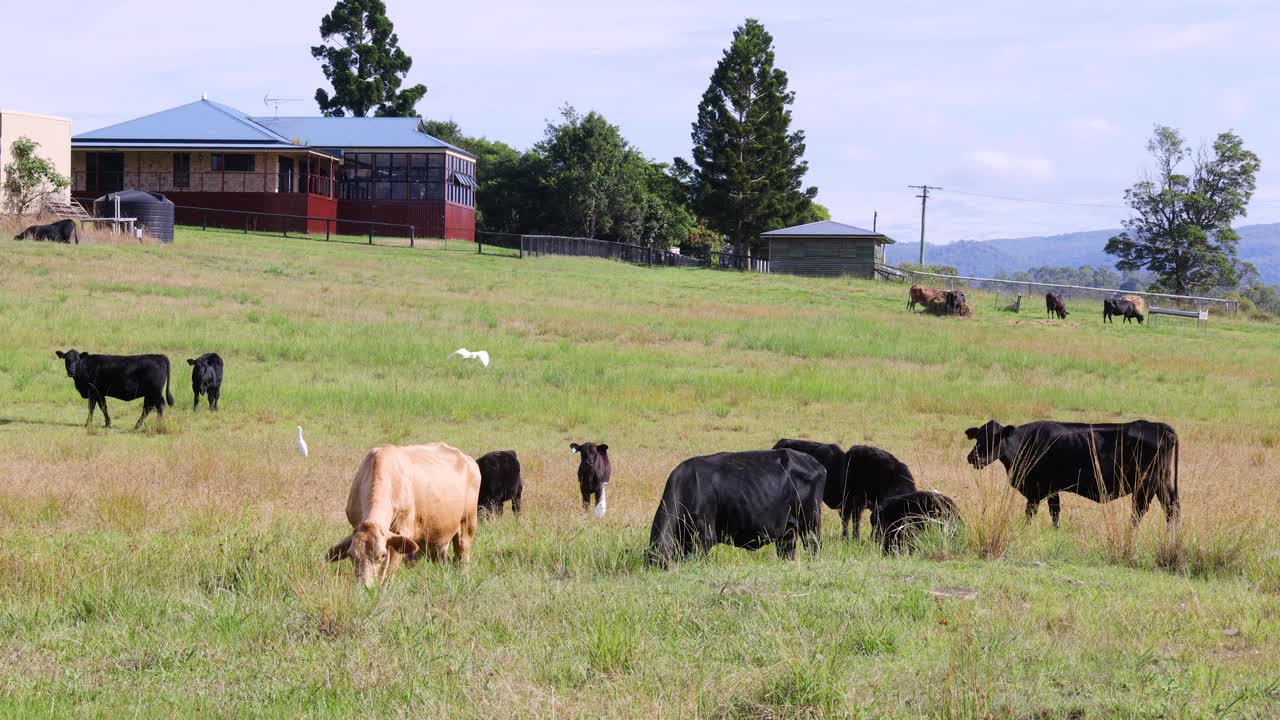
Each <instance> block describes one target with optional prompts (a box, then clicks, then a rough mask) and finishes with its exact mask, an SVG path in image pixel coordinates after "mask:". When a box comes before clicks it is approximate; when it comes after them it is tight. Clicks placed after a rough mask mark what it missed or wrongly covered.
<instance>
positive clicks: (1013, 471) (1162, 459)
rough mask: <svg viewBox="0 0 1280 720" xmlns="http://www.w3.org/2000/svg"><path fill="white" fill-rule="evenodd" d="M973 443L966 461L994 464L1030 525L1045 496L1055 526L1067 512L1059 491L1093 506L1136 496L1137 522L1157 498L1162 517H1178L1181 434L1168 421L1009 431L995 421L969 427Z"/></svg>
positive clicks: (1046, 424) (1051, 424)
mask: <svg viewBox="0 0 1280 720" xmlns="http://www.w3.org/2000/svg"><path fill="white" fill-rule="evenodd" d="M964 432H965V436H966V437H968V438H969V439H970V440H974V441H976V442H975V445H974V447H973V450H971V451H970V452H969V456H968V460H969V464H970V465H972V466H973V467H975V468H977V469H982V468H984V467H986V466H987V465H990V464H991V463H993V462H995V461H996V460H997V459H998V460H1000V462H1001V463H1003V464H1004V467H1005V471H1006V472H1007V473H1008V475H1009V483H1010V484H1011V485H1013V487H1014V489H1016V490H1017V491H1018V492H1020V493H1022V495H1023V496H1024V497H1025V498H1026V499H1027V519H1028V520H1030V519H1031V517H1032V516H1033V515H1035V513H1036V510H1037V509H1038V508H1039V507H1040V501H1041V500H1044V499H1045V498H1048V500H1049V514H1050V515H1051V516H1052V517H1053V526H1054V527H1058V516H1059V514H1060V513H1061V510H1062V504H1061V501H1060V500H1059V498H1058V493H1060V492H1071V493H1075V494H1077V495H1079V496H1081V497H1086V498H1089V499H1090V500H1092V501H1094V502H1109V501H1111V500H1115V499H1116V498H1120V497H1124V496H1125V495H1129V494H1132V495H1133V522H1134V524H1135V525H1136V524H1137V523H1138V521H1139V520H1141V519H1142V516H1143V514H1145V513H1146V512H1147V508H1148V507H1150V505H1151V498H1152V497H1157V498H1159V500H1160V504H1161V505H1163V506H1164V510H1165V519H1166V521H1167V522H1169V523H1171V524H1172V523H1173V521H1174V519H1175V518H1176V517H1177V515H1178V511H1179V506H1178V434H1177V433H1175V432H1174V431H1173V428H1171V427H1169V426H1168V425H1165V424H1164V423H1158V422H1150V421H1147V420H1134V421H1133V422H1127V423H1096V424H1094V423H1063V422H1055V421H1052V420H1041V421H1038V422H1032V423H1027V424H1026V425H1018V426H1013V425H1010V426H1008V427H1006V426H1004V425H1001V424H1000V423H998V422H996V421H995V420H991V421H989V422H988V423H987V424H986V425H983V426H982V427H973V428H969V429H968V430H965V431H964Z"/></svg>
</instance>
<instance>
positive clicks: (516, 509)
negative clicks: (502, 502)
mask: <svg viewBox="0 0 1280 720" xmlns="http://www.w3.org/2000/svg"><path fill="white" fill-rule="evenodd" d="M523 492H524V488H523V487H518V488H516V494H515V496H514V497H512V498H511V512H512V513H513V514H515V515H519V514H520V494H521V493H523Z"/></svg>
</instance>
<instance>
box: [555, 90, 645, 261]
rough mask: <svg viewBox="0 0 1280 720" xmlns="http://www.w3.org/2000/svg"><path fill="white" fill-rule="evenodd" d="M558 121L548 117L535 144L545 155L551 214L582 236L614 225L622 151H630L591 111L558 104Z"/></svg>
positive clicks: (621, 187) (622, 181)
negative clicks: (552, 211) (552, 121)
mask: <svg viewBox="0 0 1280 720" xmlns="http://www.w3.org/2000/svg"><path fill="white" fill-rule="evenodd" d="M561 115H562V121H561V122H560V123H559V124H555V123H549V124H548V125H547V129H546V136H545V137H544V138H543V140H542V142H540V143H538V145H537V146H536V147H535V149H536V150H537V151H538V152H539V153H541V154H542V156H543V157H545V158H546V164H547V175H546V177H545V181H546V182H547V183H548V184H549V186H550V189H551V195H552V199H553V203H554V205H555V207H556V209H557V211H558V217H557V218H556V219H557V220H558V222H559V224H560V225H561V227H563V228H564V229H566V230H568V231H569V232H571V233H572V234H575V235H582V236H584V237H590V238H593V237H599V236H601V235H606V234H608V233H610V232H611V231H612V230H613V223H614V221H615V220H616V216H617V210H618V205H619V204H620V203H622V202H625V200H624V199H623V195H624V194H625V193H626V191H627V190H628V189H629V188H627V187H626V186H627V184H628V178H627V177H626V175H625V168H626V164H627V155H628V154H629V153H631V152H634V151H633V150H632V149H631V146H630V145H629V144H628V143H627V141H626V140H625V139H623V137H622V132H621V131H620V130H619V129H618V127H617V126H616V125H612V124H610V123H609V121H607V120H605V119H604V117H603V116H602V115H600V114H599V113H596V112H594V111H593V112H589V113H587V114H586V115H579V114H578V112H577V111H576V110H574V109H573V108H572V107H569V106H566V107H564V108H563V109H562V110H561Z"/></svg>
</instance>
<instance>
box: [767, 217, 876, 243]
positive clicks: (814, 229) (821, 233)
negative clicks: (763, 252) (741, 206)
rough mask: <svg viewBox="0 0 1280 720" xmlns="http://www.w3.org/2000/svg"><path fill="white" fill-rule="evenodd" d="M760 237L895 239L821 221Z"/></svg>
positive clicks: (832, 222)
mask: <svg viewBox="0 0 1280 720" xmlns="http://www.w3.org/2000/svg"><path fill="white" fill-rule="evenodd" d="M760 237H764V238H769V239H771V240H786V239H787V238H817V237H828V238H867V239H875V240H878V241H880V242H884V243H892V242H893V238H891V237H889V236H888V235H885V234H884V233H878V232H875V231H873V230H867V229H865V228H860V227H855V226H853V225H846V224H844V223H841V222H836V221H834V220H820V221H818V222H811V223H805V224H804V225H793V226H791V227H786V228H781V229H779V230H770V231H769V232H767V233H761V234H760Z"/></svg>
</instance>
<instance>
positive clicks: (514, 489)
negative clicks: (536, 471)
mask: <svg viewBox="0 0 1280 720" xmlns="http://www.w3.org/2000/svg"><path fill="white" fill-rule="evenodd" d="M476 465H479V466H480V512H481V514H482V515H487V514H490V513H492V514H494V515H501V514H502V505H503V503H505V502H507V501H508V500H510V501H511V512H513V513H516V514H517V515H518V514H520V495H521V494H522V493H523V492H524V483H523V481H522V480H521V478H520V458H518V457H516V451H515V450H495V451H493V452H491V453H487V454H485V455H481V456H480V457H479V458H477V459H476Z"/></svg>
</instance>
